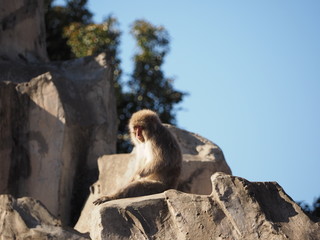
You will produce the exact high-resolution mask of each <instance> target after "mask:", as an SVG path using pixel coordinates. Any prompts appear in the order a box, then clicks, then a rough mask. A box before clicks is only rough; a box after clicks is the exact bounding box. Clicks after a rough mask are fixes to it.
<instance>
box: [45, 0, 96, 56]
mask: <svg viewBox="0 0 320 240" xmlns="http://www.w3.org/2000/svg"><path fill="white" fill-rule="evenodd" d="M53 2H54V0H46V8H47V9H46V14H45V22H46V36H47V37H46V38H47V39H46V43H47V52H48V56H49V59H50V60H68V59H71V58H73V57H74V54H73V53H72V50H71V48H70V46H69V45H68V44H67V41H68V38H67V37H66V36H65V35H64V28H66V27H68V26H70V24H72V23H79V24H89V23H91V22H92V20H91V19H92V13H91V12H90V11H89V10H88V9H87V7H86V5H87V0H67V1H66V6H53Z"/></svg>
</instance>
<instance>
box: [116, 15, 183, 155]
mask: <svg viewBox="0 0 320 240" xmlns="http://www.w3.org/2000/svg"><path fill="white" fill-rule="evenodd" d="M131 34H132V35H133V36H134V38H135V40H136V42H137V46H138V48H139V51H138V53H137V54H136V55H135V56H134V71H133V73H132V75H131V77H130V79H129V81H128V87H129V89H130V90H129V92H127V93H124V96H123V98H122V102H121V103H119V104H120V105H121V108H120V109H119V110H120V112H118V114H119V118H120V120H122V121H120V126H119V139H120V142H119V145H118V146H119V147H118V149H121V150H124V151H128V149H129V146H128V141H127V139H128V134H127V129H126V124H127V119H129V118H130V116H131V115H132V113H134V112H136V111H138V110H141V109H144V108H147V109H151V110H154V111H156V112H157V113H158V114H159V116H160V119H161V120H162V121H163V122H166V123H171V124H174V123H176V120H175V114H176V108H175V105H176V104H177V103H179V102H181V101H182V99H183V97H184V96H185V95H186V93H183V92H180V91H177V90H175V89H174V88H173V79H171V78H167V77H165V75H164V73H163V71H162V65H163V63H164V58H165V56H166V55H167V53H168V51H169V34H168V32H167V31H166V29H165V28H164V27H162V26H154V25H152V24H151V23H149V22H147V21H145V20H137V21H135V22H134V24H133V25H132V28H131Z"/></svg>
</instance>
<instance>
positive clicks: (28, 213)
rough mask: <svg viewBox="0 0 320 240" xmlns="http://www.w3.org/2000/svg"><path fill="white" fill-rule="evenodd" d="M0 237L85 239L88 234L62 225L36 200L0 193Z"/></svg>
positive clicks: (42, 239)
mask: <svg viewBox="0 0 320 240" xmlns="http://www.w3.org/2000/svg"><path fill="white" fill-rule="evenodd" d="M0 222H1V225H0V239H3V240H14V239H38V240H47V239H52V240H54V239H57V240H60V239H70V240H85V239H90V238H89V237H88V236H85V235H83V234H80V233H78V232H77V231H75V230H73V229H71V228H68V227H63V226H62V225H61V222H60V221H59V220H58V219H56V218H55V217H54V216H52V214H51V213H49V212H48V210H47V209H46V208H45V207H44V206H43V205H42V204H41V203H40V202H39V201H37V200H35V199H33V198H29V197H24V198H18V199H15V198H13V197H12V196H10V195H0Z"/></svg>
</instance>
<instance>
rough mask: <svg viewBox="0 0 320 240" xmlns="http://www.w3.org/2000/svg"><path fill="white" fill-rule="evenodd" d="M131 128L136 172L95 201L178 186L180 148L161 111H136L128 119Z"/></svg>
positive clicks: (157, 191)
mask: <svg viewBox="0 0 320 240" xmlns="http://www.w3.org/2000/svg"><path fill="white" fill-rule="evenodd" d="M129 132H130V138H131V142H132V144H133V145H134V146H135V149H134V151H135V161H136V164H137V168H136V172H135V174H134V175H133V178H132V180H131V181H130V182H129V184H128V185H127V186H125V187H123V188H122V189H120V190H119V191H118V192H116V193H115V194H113V195H106V196H102V197H100V198H98V199H97V200H95V201H94V202H93V204H94V205H99V204H101V203H104V202H107V201H110V200H115V199H120V198H130V197H139V196H145V195H151V194H156V193H161V192H164V191H166V190H168V189H174V188H177V185H178V179H179V176H180V172H181V165H182V153H181V149H180V146H179V144H178V142H177V140H176V138H175V137H174V136H173V134H172V133H171V132H170V131H169V130H168V129H167V128H166V127H165V126H163V125H162V123H161V120H160V118H159V116H158V114H157V113H156V112H154V111H152V110H149V109H143V110H140V111H137V112H135V113H134V114H133V115H132V116H131V118H130V120H129Z"/></svg>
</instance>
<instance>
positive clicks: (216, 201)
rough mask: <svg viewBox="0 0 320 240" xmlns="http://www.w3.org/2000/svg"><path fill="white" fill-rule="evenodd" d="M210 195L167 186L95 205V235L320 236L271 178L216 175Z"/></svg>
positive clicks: (268, 238) (264, 239)
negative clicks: (148, 192)
mask: <svg viewBox="0 0 320 240" xmlns="http://www.w3.org/2000/svg"><path fill="white" fill-rule="evenodd" d="M211 181H212V189H213V191H212V193H211V195H206V196H205V195H195V194H188V193H182V192H179V191H177V190H169V191H166V192H164V193H160V194H155V195H150V196H144V197H138V198H131V199H119V200H114V201H110V202H107V203H104V204H102V205H99V206H96V207H95V208H94V209H93V212H92V221H90V222H89V223H88V224H90V236H91V238H92V239H95V240H100V239H112V240H116V239H121V240H125V239H179V240H181V239H246V240H251V239H252V240H256V239H262V240H271V239H277V240H282V239H283V240H284V239H291V240H301V239H310V240H316V239H320V224H319V222H313V221H312V220H310V219H309V217H308V216H307V215H305V213H304V212H303V211H302V210H301V208H300V207H299V206H298V205H297V204H296V203H295V202H294V201H292V199H291V198H290V197H289V196H287V195H286V193H285V192H284V191H283V189H282V188H281V187H280V186H279V185H278V184H277V183H272V182H249V181H247V180H245V179H243V178H239V177H233V176H230V175H226V174H223V173H216V174H214V175H213V176H212V178H211Z"/></svg>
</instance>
